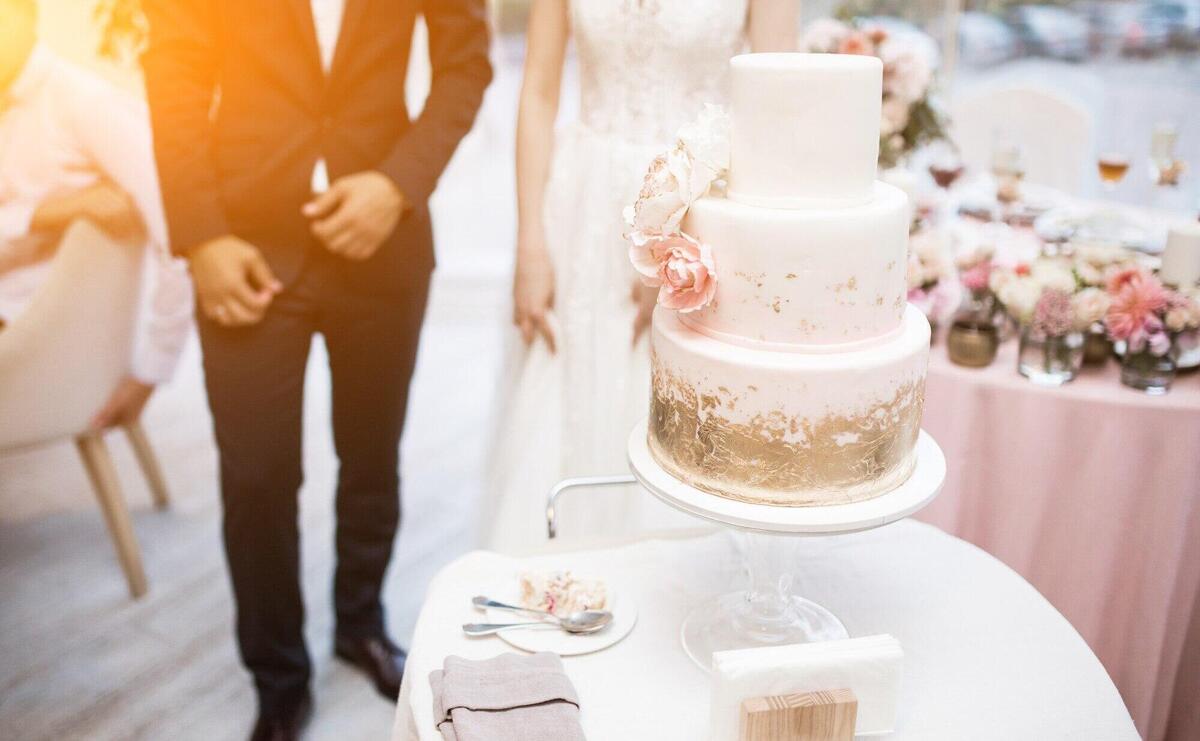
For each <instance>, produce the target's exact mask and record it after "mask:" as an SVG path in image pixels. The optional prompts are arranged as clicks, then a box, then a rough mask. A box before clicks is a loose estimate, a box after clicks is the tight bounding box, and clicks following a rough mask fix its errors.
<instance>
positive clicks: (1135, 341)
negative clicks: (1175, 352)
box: [1127, 315, 1171, 356]
mask: <svg viewBox="0 0 1200 741" xmlns="http://www.w3.org/2000/svg"><path fill="white" fill-rule="evenodd" d="M1127 341H1128V343H1129V351H1130V352H1135V353H1138V352H1142V351H1143V350H1149V351H1150V354H1151V355H1158V356H1163V355H1166V354H1167V352H1168V351H1170V349H1171V338H1170V337H1169V336H1168V335H1167V333H1166V331H1165V328H1164V327H1163V323H1162V320H1161V319H1159V318H1158V317H1156V316H1153V315H1151V316H1150V317H1148V318H1147V319H1146V321H1145V322H1143V323H1142V325H1141V326H1139V327H1136V328H1135V329H1134V330H1133V332H1131V333H1130V334H1129V337H1128V340H1127Z"/></svg>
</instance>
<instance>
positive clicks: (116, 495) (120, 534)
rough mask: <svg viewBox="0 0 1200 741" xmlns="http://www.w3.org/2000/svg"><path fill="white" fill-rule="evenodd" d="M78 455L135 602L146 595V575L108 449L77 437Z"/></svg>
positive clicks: (100, 442) (95, 437)
mask: <svg viewBox="0 0 1200 741" xmlns="http://www.w3.org/2000/svg"><path fill="white" fill-rule="evenodd" d="M75 444H76V446H77V447H78V448H79V455H80V456H81V457H82V458H83V465H84V467H85V468H86V469H87V472H88V478H90V479H91V481H92V488H93V489H95V490H96V498H97V499H98V500H99V501H100V510H101V511H102V512H103V513H104V519H105V521H106V522H107V523H108V531H109V534H111V535H112V539H113V545H114V546H115V547H116V549H117V558H118V559H119V560H120V562H121V569H122V570H123V571H124V572H125V580H126V581H127V582H128V583H129V594H130V595H131V596H132V597H133V598H134V599H137V598H138V597H141V596H142V595H143V594H145V593H146V573H145V571H143V570H142V554H141V551H140V550H139V548H138V542H137V536H136V535H135V534H134V532H133V522H132V521H131V520H130V519H129V507H128V506H127V505H126V503H125V497H124V496H123V495H122V494H121V485H120V482H119V481H117V470H116V468H115V467H114V466H113V462H112V457H111V456H110V455H109V453H108V446H107V445H105V444H104V438H103V437H102V436H100V435H93V434H88V435H80V436H79V437H77V438H75Z"/></svg>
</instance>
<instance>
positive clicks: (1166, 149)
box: [1150, 123, 1183, 188]
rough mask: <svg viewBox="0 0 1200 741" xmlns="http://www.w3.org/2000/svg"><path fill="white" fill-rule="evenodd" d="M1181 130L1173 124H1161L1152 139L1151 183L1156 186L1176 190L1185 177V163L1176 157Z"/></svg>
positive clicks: (1156, 127) (1155, 129)
mask: <svg viewBox="0 0 1200 741" xmlns="http://www.w3.org/2000/svg"><path fill="white" fill-rule="evenodd" d="M1177 141H1179V130H1178V129H1176V128H1175V126H1174V125H1173V124H1169V123H1161V124H1158V125H1157V126H1155V127H1154V133H1153V134H1152V135H1151V137H1150V181H1151V182H1152V183H1154V184H1155V185H1156V186H1159V187H1165V188H1174V187H1176V186H1178V185H1179V179H1180V176H1181V175H1183V161H1182V160H1179V159H1177V158H1176V156H1175V143H1176V142H1177Z"/></svg>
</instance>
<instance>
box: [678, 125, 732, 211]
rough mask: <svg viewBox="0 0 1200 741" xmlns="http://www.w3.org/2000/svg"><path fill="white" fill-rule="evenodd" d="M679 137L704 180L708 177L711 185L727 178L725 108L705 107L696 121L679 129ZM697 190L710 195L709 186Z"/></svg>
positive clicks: (727, 126) (727, 154)
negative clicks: (718, 179)
mask: <svg viewBox="0 0 1200 741" xmlns="http://www.w3.org/2000/svg"><path fill="white" fill-rule="evenodd" d="M678 137H679V143H680V145H682V148H683V149H684V150H686V151H687V153H688V154H690V155H691V157H692V164H693V167H694V169H695V170H696V171H697V172H698V173H701V175H702V177H701V179H703V177H707V178H708V182H709V183H711V182H712V181H713V180H715V179H717V178H720V177H724V175H725V172H726V171H727V170H728V169H729V113H728V112H727V111H726V110H725V109H724V108H723V107H721V106H719V105H711V104H708V105H705V106H704V110H702V111H701V112H700V115H699V116H697V117H696V120H695V121H692V122H691V123H689V124H687V125H685V126H683V127H681V128H680V129H679V134H678ZM705 171H706V172H705ZM693 182H698V181H696V180H694V181H693ZM697 190H704V191H705V192H707V190H708V186H707V184H705V186H704V187H703V188H699V189H697ZM697 197H699V196H697Z"/></svg>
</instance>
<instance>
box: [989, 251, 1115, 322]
mask: <svg viewBox="0 0 1200 741" xmlns="http://www.w3.org/2000/svg"><path fill="white" fill-rule="evenodd" d="M988 287H989V288H990V289H991V291H992V292H993V293H994V294H995V295H996V300H997V301H999V302H1000V304H1001V305H1002V306H1003V307H1004V310H1005V311H1006V312H1007V313H1008V315H1009V316H1011V317H1012V318H1013V319H1014V320H1016V322H1017V323H1018V324H1020V325H1021V326H1023V327H1025V326H1033V327H1034V329H1035V330H1036V331H1038V332H1040V333H1044V334H1048V335H1050V336H1058V335H1062V334H1067V333H1069V332H1082V331H1084V330H1086V329H1087V328H1088V327H1090V326H1091V325H1092V324H1093V323H1095V322H1097V321H1099V320H1100V319H1101V318H1102V317H1103V316H1104V312H1105V311H1106V310H1107V296H1106V295H1105V294H1104V293H1103V292H1102V291H1099V290H1096V289H1094V287H1091V286H1088V285H1087V284H1086V283H1084V282H1083V281H1081V280H1080V279H1079V277H1078V275H1077V273H1076V271H1075V267H1074V265H1072V263H1071V262H1070V261H1068V260H1066V259H1063V258H1051V257H1044V258H1040V259H1038V260H1035V261H1034V262H1033V263H1018V264H1017V265H1016V266H1014V267H1006V268H995V269H993V270H992V271H991V274H990V275H989V277H988ZM1089 289H1091V290H1089ZM1046 330H1053V331H1046Z"/></svg>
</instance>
